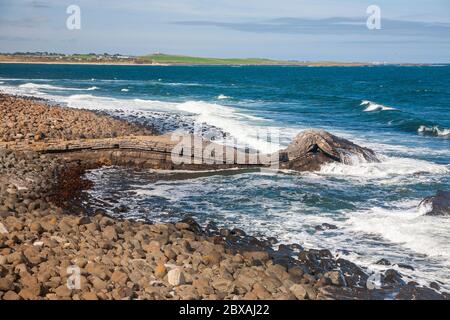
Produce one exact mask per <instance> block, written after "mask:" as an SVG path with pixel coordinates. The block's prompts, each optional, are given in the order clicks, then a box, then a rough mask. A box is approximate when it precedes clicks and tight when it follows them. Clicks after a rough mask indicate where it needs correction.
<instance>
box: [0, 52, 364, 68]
mask: <svg viewBox="0 0 450 320" xmlns="http://www.w3.org/2000/svg"><path fill="white" fill-rule="evenodd" d="M0 63H54V64H58V63H60V64H64V63H73V64H118V65H121V64H125V65H298V66H365V65H372V63H365V62H335V61H297V60H295V61H294V60H272V59H264V58H206V57H194V56H183V55H170V54H163V53H154V54H149V55H144V56H127V55H120V54H107V53H104V54H95V53H88V54H59V53H48V52H43V53H42V52H37V53H33V52H26V53H12V54H10V53H0Z"/></svg>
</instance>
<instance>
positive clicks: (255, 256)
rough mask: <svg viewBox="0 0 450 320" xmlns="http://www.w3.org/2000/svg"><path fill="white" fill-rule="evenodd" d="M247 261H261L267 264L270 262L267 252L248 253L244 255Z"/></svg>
mask: <svg viewBox="0 0 450 320" xmlns="http://www.w3.org/2000/svg"><path fill="white" fill-rule="evenodd" d="M243 256H244V258H245V259H248V260H252V259H253V260H259V261H262V262H265V261H267V260H269V253H267V252H266V251H246V252H244V253H243Z"/></svg>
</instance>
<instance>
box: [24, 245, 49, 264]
mask: <svg viewBox="0 0 450 320" xmlns="http://www.w3.org/2000/svg"><path fill="white" fill-rule="evenodd" d="M23 255H24V256H25V258H26V259H27V261H28V263H30V264H32V265H38V264H39V263H41V262H42V261H44V260H45V258H44V256H43V255H41V253H40V252H39V250H38V249H37V248H36V247H29V248H27V249H25V250H24V251H23Z"/></svg>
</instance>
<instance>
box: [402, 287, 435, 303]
mask: <svg viewBox="0 0 450 320" xmlns="http://www.w3.org/2000/svg"><path fill="white" fill-rule="evenodd" d="M395 299H396V300H444V297H443V296H442V295H441V294H439V293H438V292H436V291H434V290H433V289H430V288H425V287H417V286H413V285H406V286H403V287H402V288H401V289H400V292H399V293H398V294H397V296H396V297H395Z"/></svg>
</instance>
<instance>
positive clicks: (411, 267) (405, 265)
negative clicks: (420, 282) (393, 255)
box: [397, 263, 414, 271]
mask: <svg viewBox="0 0 450 320" xmlns="http://www.w3.org/2000/svg"><path fill="white" fill-rule="evenodd" d="M397 266H398V267H399V268H402V269H408V270H411V271H414V267H413V266H410V265H409V264H404V263H399V264H397Z"/></svg>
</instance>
